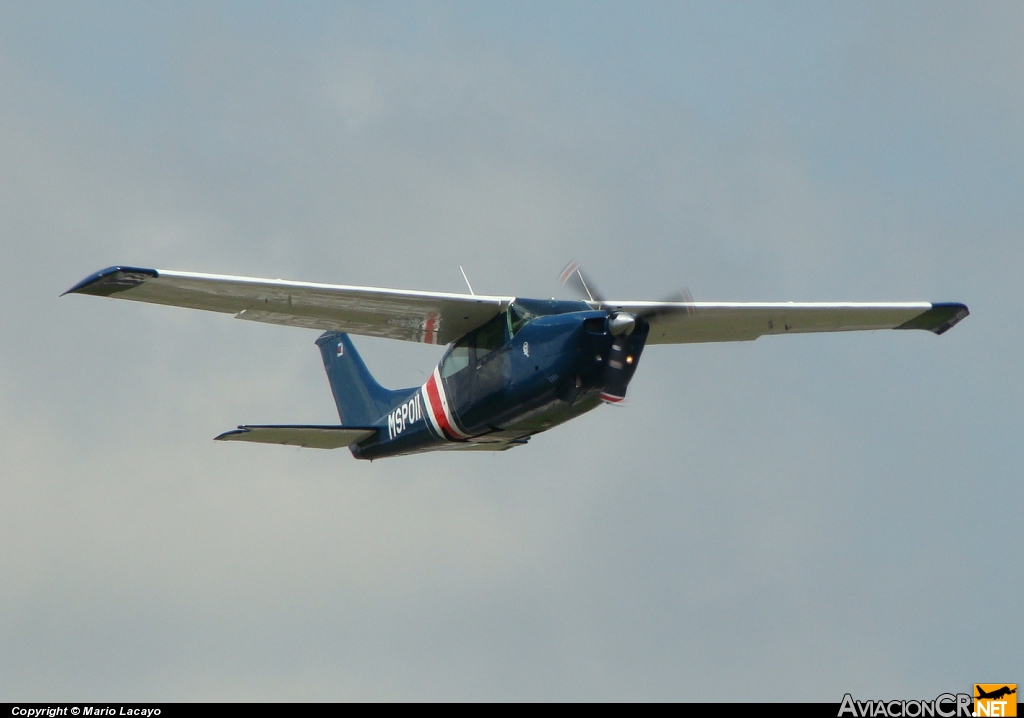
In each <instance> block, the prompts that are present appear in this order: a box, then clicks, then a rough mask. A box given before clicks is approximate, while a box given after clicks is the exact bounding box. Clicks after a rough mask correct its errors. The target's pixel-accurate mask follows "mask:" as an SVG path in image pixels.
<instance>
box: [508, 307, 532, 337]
mask: <svg viewBox="0 0 1024 718" xmlns="http://www.w3.org/2000/svg"><path fill="white" fill-rule="evenodd" d="M506 316H507V317H508V334H509V336H511V337H514V336H515V335H516V334H518V333H519V330H520V329H522V328H523V327H525V326H526V325H527V324H529V323H530V322H531V321H533V320H534V319H536V318H537V315H536V314H534V313H533V312H531V311H530V310H529V309H527V308H526V307H524V306H522V305H520V304H513V305H512V306H511V307H509V308H508V312H506Z"/></svg>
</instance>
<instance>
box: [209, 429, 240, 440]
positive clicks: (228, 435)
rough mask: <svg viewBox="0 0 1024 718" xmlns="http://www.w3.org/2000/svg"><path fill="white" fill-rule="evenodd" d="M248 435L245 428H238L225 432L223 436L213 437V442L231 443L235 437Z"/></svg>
mask: <svg viewBox="0 0 1024 718" xmlns="http://www.w3.org/2000/svg"><path fill="white" fill-rule="evenodd" d="M248 433H249V430H248V429H247V428H245V427H244V426H239V427H238V428H237V429H232V430H231V431H225V432H224V433H223V434H218V435H217V436H215V437H213V440H214V441H231V440H232V439H234V438H235V437H236V436H241V435H242V434H248Z"/></svg>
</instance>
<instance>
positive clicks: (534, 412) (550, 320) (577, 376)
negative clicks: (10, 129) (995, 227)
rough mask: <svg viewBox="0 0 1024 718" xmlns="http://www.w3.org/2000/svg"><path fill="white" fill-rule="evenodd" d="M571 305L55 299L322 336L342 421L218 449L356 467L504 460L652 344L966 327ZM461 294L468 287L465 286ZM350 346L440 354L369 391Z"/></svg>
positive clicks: (305, 294) (862, 307) (261, 285)
mask: <svg viewBox="0 0 1024 718" xmlns="http://www.w3.org/2000/svg"><path fill="white" fill-rule="evenodd" d="M562 282H563V284H566V283H569V284H570V286H572V287H573V288H574V289H575V290H576V291H577V292H578V293H579V294H580V295H581V296H582V297H585V299H581V300H580V301H560V300H555V299H525V298H522V297H498V296H484V295H478V294H474V293H473V289H472V286H470V288H469V289H470V294H443V293H438V292H417V291H409V290H404V289H381V288H377V287H353V286H343V285H332V284H313V283H309V282H290V281H284V280H281V279H258V278H253V277H232V276H223V275H216V274H198V273H193V272H175V271H165V270H163V269H143V268H139V267H120V266H118V267H108V268H107V269H103V270H101V271H99V272H96V273H95V274H93V275H91V276H89V277H86V278H85V279H84V280H82V281H81V282H79V283H78V284H76V285H75V286H74V287H72V288H71V289H69V290H68V291H67V292H65V294H92V295H96V296H101V297H115V298H117V299H131V300H133V301H139V302H151V303H154V304H169V305H173V306H179V307H190V308H192V309H205V310H207V311H214V312H225V313H230V314H234V316H235V318H236V319H246V320H250V321H257V322H269V323H271V324H284V325H289V326H297V327H305V328H309V329H319V330H322V331H324V332H325V333H324V334H322V335H320V337H319V338H318V339H317V340H316V343H317V345H319V347H320V354H321V356H322V357H323V362H324V368H325V369H326V370H327V378H328V381H329V382H330V386H331V391H332V392H333V394H334V401H335V404H336V405H337V407H338V415H339V417H340V419H341V422H340V424H339V425H337V426H312V425H305V426H291V425H288V426H285V425H243V426H239V427H238V428H237V429H235V430H233V431H228V432H226V433H223V434H221V435H220V436H218V437H216V438H217V439H218V440H220V441H250V442H257V443H264V444H286V445H292V446H305V447H310V448H319V449H335V448H341V447H348V448H349V449H350V450H351V452H352V455H353V456H355V457H356V458H357V459H370V460H373V459H380V458H384V457H389V456H400V455H403V454H414V453H419V452H424V451H435V450H439V449H461V450H484V451H504V450H506V449H510V448H512V447H515V446H520V445H522V444H525V443H526V442H527V441H528V440H529V439H530V437H531V436H533V435H534V434H537V433H540V432H542V431H547V430H548V429H550V428H552V427H554V426H557V425H558V424H561V423H563V422H565V421H568V420H569V419H572V418H575V417H577V416H580V415H581V414H584V413H585V412H588V411H590V410H591V409H594V408H596V407H597V406H599V405H600V404H601V403H610V404H616V403H619V402H621V401H622V400H623V399H624V398H625V396H626V389H627V387H628V386H629V382H630V380H631V379H632V378H633V374H634V372H636V368H637V365H638V363H639V361H640V356H641V354H642V353H643V350H644V347H645V346H646V345H648V344H684V343H690V342H728V341H748V340H752V339H757V338H758V337H759V336H762V335H766V334H800V333H805V332H841V331H856V330H863V329H926V330H928V331H931V332H934V333H935V334H942V333H943V332H945V331H946V330H948V329H950V328H951V327H952V326H953V325H954V324H956V323H957V322H959V321H960V320H961V319H963V318H964V317H966V316H967V315H968V310H967V307H966V306H965V305H963V304H958V303H939V304H933V303H929V302H902V303H862V302H833V303H800V302H776V303H740V302H694V301H692V299H691V298H690V297H689V296H686V295H683V296H681V297H679V298H677V301H665V302H651V301H614V300H607V299H604V298H603V297H602V296H600V295H599V293H598V292H597V291H596V289H595V288H594V286H593V282H591V281H589V280H588V279H586V278H585V277H584V274H583V273H582V271H580V269H579V266H578V265H577V264H576V263H575V262H573V263H570V264H569V266H567V267H566V268H565V270H564V271H563V272H562ZM467 284H468V280H467ZM349 334H360V335H365V336H373V337H386V338H389V339H400V340H403V341H410V342H423V343H426V344H450V345H451V346H449V347H448V349H447V351H446V352H445V354H444V356H443V357H442V359H441V361H440V363H439V364H438V365H437V367H436V368H435V369H434V371H433V373H432V374H431V376H430V378H429V379H427V381H426V383H424V384H423V386H419V387H411V388H408V389H398V390H389V389H385V388H384V387H382V386H381V385H380V384H378V383H377V382H376V380H374V378H373V376H371V374H370V372H369V370H367V368H366V365H365V364H364V363H363V360H362V359H361V358H360V357H359V354H358V352H356V348H355V346H354V345H353V344H352V340H351V339H350V338H349V336H348V335H349Z"/></svg>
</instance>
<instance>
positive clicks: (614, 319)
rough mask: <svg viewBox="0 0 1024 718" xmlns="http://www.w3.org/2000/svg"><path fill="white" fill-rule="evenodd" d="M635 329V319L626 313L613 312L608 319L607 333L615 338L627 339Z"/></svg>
mask: <svg viewBox="0 0 1024 718" xmlns="http://www.w3.org/2000/svg"><path fill="white" fill-rule="evenodd" d="M635 328H636V317H634V316H633V315H632V314H628V313H626V312H615V314H613V315H611V316H610V317H608V331H609V332H610V333H611V335H612V336H615V337H628V336H629V335H630V334H632V333H633V330H634V329H635Z"/></svg>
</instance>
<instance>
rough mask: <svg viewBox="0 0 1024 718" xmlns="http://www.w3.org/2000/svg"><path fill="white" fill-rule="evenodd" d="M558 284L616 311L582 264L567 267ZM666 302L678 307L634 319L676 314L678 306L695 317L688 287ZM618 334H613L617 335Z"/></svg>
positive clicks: (657, 309)
mask: <svg viewBox="0 0 1024 718" xmlns="http://www.w3.org/2000/svg"><path fill="white" fill-rule="evenodd" d="M558 283H559V284H560V285H562V286H563V287H568V288H569V289H570V290H572V291H573V292H574V293H575V294H577V296H579V297H580V298H581V299H584V300H586V301H590V302H596V303H597V304H598V307H599V308H601V309H604V310H606V311H614V306H612V305H610V304H609V303H608V301H607V299H606V298H605V296H604V294H602V293H601V292H600V290H598V289H597V286H596V285H595V284H594V281H593V280H592V279H590V278H589V277H587V276H586V274H584V273H583V269H582V268H580V262H578V261H575V260H574V259H573V260H572V261H570V262H569V263H568V264H566V265H565V268H564V269H562V272H561V273H560V274H559V276H558ZM662 301H664V302H672V303H673V304H675V305H676V306H666V307H655V308H651V309H647V310H646V311H638V312H636V313H635V314H634V318H639V319H644V320H649V319H651V318H654V316H658V315H660V314H667V313H670V312H672V313H674V312H675V311H676V310H677V309H678V305H679V304H682V305H684V306H683V308H684V309H685V310H686V314H687V315H688V316H692V315H693V311H694V307H693V295H692V294H690V290H689V289H688V288H687V287H681V288H680V289H677V290H676V291H675V292H673V293H672V294H671V295H669V296H668V297H666V298H665V299H663V300H662ZM625 323H626V320H625V315H624V318H623V320H622V325H621V326H622V327H623V329H624V331H623V332H622V333H626V334H628V333H629V332H632V329H633V328H632V326H630V328H629V332H626V331H625V327H626V324H625ZM615 333H616V332H612V334H615Z"/></svg>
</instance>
